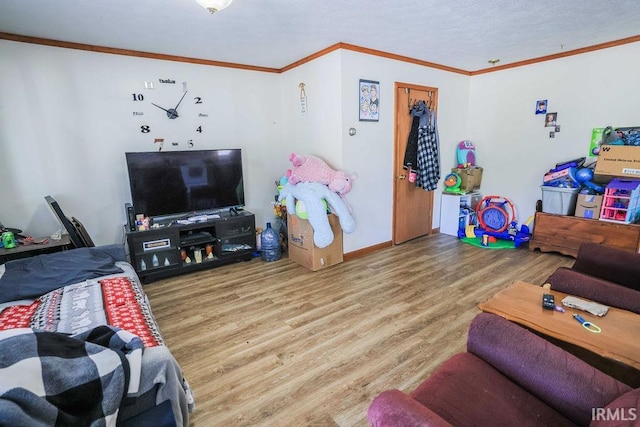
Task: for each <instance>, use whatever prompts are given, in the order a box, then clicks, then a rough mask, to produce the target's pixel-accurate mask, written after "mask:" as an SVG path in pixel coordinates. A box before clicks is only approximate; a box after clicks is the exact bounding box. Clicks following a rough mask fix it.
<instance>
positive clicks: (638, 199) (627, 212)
mask: <svg viewBox="0 0 640 427" xmlns="http://www.w3.org/2000/svg"><path fill="white" fill-rule="evenodd" d="M638 219H640V180H637V179H621V178H614V179H612V180H611V182H610V183H609V184H608V185H607V188H606V189H605V191H604V195H603V198H602V208H601V210H600V220H601V221H609V222H619V223H622V224H631V223H634V222H636V221H638Z"/></svg>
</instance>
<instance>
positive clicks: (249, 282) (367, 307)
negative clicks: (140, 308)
mask: <svg viewBox="0 0 640 427" xmlns="http://www.w3.org/2000/svg"><path fill="white" fill-rule="evenodd" d="M573 262H574V260H573V258H569V257H566V256H563V255H559V254H550V253H540V252H537V251H536V252H531V251H529V250H528V249H526V248H519V249H511V250H499V249H495V250H492V249H485V248H478V247H474V246H471V245H467V244H464V243H462V242H460V241H459V240H458V239H456V238H454V237H451V236H447V235H443V234H434V235H431V236H426V237H422V238H419V239H416V240H413V241H410V242H408V243H404V244H402V245H398V246H394V247H388V248H385V249H381V250H378V251H376V252H374V253H370V254H367V255H364V256H360V257H358V258H355V259H352V260H349V261H346V262H344V263H342V264H339V265H336V266H333V267H330V268H328V269H325V270H320V271H318V272H311V271H309V270H307V269H305V268H304V267H301V266H299V265H298V264H296V263H294V262H293V261H290V260H289V259H287V258H283V259H281V260H279V261H276V262H270V263H267V262H263V261H262V260H260V258H256V259H254V260H252V261H249V262H242V263H237V264H232V265H228V266H224V267H221V268H216V269H213V270H208V271H204V272H200V273H193V274H189V275H184V276H180V277H175V278H171V279H166V280H162V281H158V282H154V283H151V284H149V285H145V291H146V292H147V294H148V295H149V299H150V301H151V307H152V310H153V313H154V315H155V317H156V319H157V321H158V324H159V325H160V329H161V331H162V334H163V336H164V338H165V340H166V342H167V345H168V347H169V348H170V349H171V351H172V353H173V354H174V356H175V357H176V359H177V360H178V362H179V363H180V365H181V366H182V368H183V371H184V374H185V376H186V378H187V380H188V381H189V383H190V385H191V387H192V388H193V389H194V392H195V397H196V411H195V412H194V413H193V414H192V416H191V421H190V425H191V426H198V427H204V426H225V427H231V426H367V425H368V422H367V417H366V413H367V408H368V407H369V404H370V403H371V401H372V399H373V398H374V397H375V396H376V395H377V394H378V393H380V392H382V391H383V390H385V389H389V388H397V389H400V390H403V391H407V392H408V391H412V390H413V389H414V388H415V387H416V386H417V385H418V384H419V383H420V382H421V381H422V380H423V379H425V378H426V377H427V376H429V374H430V373H431V372H432V371H433V370H434V369H435V368H436V367H437V366H438V365H439V364H441V363H442V362H443V361H445V360H446V359H447V358H449V357H450V356H451V355H452V354H454V353H457V352H460V351H464V349H465V340H466V334H467V328H468V326H469V324H470V322H471V319H472V318H473V317H474V316H475V315H476V314H477V313H479V310H478V308H477V304H478V303H479V302H480V301H483V300H485V299H486V298H488V297H490V296H492V295H493V294H495V293H496V292H497V291H498V290H500V289H503V288H505V287H506V286H508V285H509V284H511V283H512V282H513V281H514V280H516V279H521V280H524V281H528V282H530V283H536V284H542V283H543V281H544V279H546V278H547V277H548V276H549V275H550V274H551V273H552V272H553V271H554V270H555V269H556V268H557V267H560V266H570V265H572V264H573Z"/></svg>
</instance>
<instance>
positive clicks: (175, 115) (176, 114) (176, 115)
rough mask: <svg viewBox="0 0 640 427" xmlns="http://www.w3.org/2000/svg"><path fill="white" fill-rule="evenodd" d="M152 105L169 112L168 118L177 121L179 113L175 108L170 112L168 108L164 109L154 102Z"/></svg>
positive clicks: (170, 109)
mask: <svg viewBox="0 0 640 427" xmlns="http://www.w3.org/2000/svg"><path fill="white" fill-rule="evenodd" d="M151 105H153V106H155V107H158V108H159V109H161V110H163V111H166V112H167V117H169V118H170V119H175V118H176V117H178V112H177V111H176V109H175V108H169V109H168V110H167V109H166V108H162V107H161V106H159V105H158V104H154V103H153V102H152V103H151ZM178 105H180V103H178Z"/></svg>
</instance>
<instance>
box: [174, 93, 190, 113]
mask: <svg viewBox="0 0 640 427" xmlns="http://www.w3.org/2000/svg"><path fill="white" fill-rule="evenodd" d="M186 95H187V92H186V91H185V92H184V93H183V94H182V98H180V101H178V104H177V105H176V107H175V108H174V109H173V111H175V113H176V115H178V107H179V106H180V103H182V100H183V99H184V97H185V96H186Z"/></svg>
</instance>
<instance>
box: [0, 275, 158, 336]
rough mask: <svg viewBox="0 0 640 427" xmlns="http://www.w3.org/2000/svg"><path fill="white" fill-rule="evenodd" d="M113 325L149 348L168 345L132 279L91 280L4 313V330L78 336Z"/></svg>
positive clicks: (1, 321)
mask: <svg viewBox="0 0 640 427" xmlns="http://www.w3.org/2000/svg"><path fill="white" fill-rule="evenodd" d="M99 325H112V326H116V327H118V328H120V329H124V330H126V331H129V332H131V333H132V334H134V335H136V336H138V337H140V339H141V340H142V342H143V343H144V346H145V347H155V346H158V345H164V341H163V339H162V336H161V335H160V331H159V329H158V326H157V324H156V322H155V319H154V318H153V315H152V314H151V310H150V309H149V305H148V303H147V300H146V296H145V294H144V292H143V291H142V287H141V285H140V284H139V283H138V282H137V281H136V280H135V279H132V278H130V277H113V278H108V279H97V280H87V281H85V282H81V283H77V284H74V285H69V286H65V287H62V288H59V289H56V290H54V291H51V292H49V293H46V294H44V295H42V296H40V297H38V298H37V299H36V300H35V301H34V302H33V303H31V304H29V305H15V306H11V307H8V308H6V309H4V310H3V311H2V313H0V330H4V329H12V328H34V329H40V330H45V331H53V332H62V333H68V334H78V333H81V332H84V331H88V330H90V329H93V328H95V327H96V326H99Z"/></svg>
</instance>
